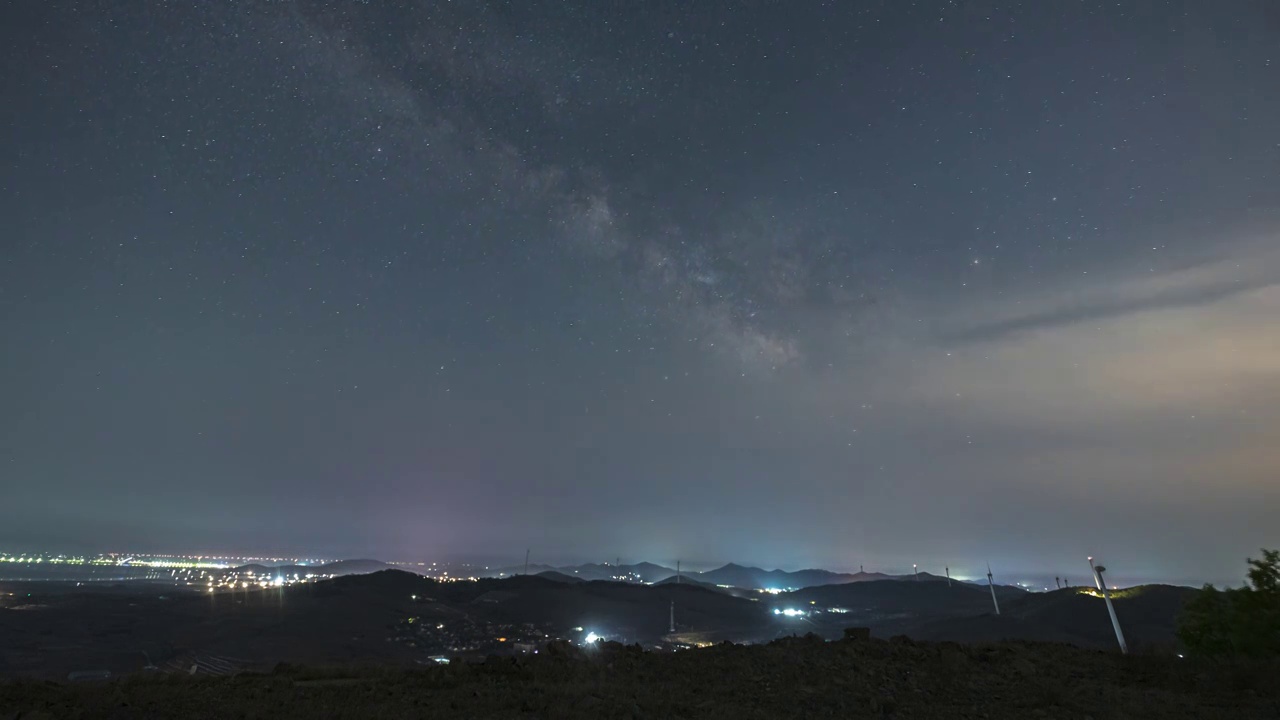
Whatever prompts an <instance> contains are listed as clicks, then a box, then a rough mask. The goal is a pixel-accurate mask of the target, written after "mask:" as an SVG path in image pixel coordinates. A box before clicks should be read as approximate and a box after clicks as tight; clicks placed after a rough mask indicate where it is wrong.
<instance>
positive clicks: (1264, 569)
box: [1178, 549, 1280, 657]
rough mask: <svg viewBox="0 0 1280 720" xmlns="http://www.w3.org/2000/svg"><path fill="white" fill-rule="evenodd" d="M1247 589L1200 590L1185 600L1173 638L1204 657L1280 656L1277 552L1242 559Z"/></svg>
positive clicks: (1279, 562) (1279, 553) (1279, 561)
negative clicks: (1246, 571)
mask: <svg viewBox="0 0 1280 720" xmlns="http://www.w3.org/2000/svg"><path fill="white" fill-rule="evenodd" d="M1248 563H1249V573H1248V575H1249V584H1247V585H1245V586H1244V587H1240V588H1235V589H1231V588H1228V589H1225V590H1218V589H1217V588H1215V587H1214V586H1212V585H1205V586H1204V589H1203V590H1201V591H1200V592H1199V593H1198V594H1197V595H1196V596H1195V597H1193V598H1192V599H1190V600H1188V601H1187V604H1186V606H1185V607H1183V610H1182V616H1181V617H1180V618H1179V622H1178V638H1179V639H1180V640H1181V641H1182V643H1183V645H1185V646H1186V648H1187V650H1188V651H1190V652H1191V653H1194V654H1196V655H1204V656H1219V657H1221V656H1249V657H1259V656H1280V550H1265V549H1264V550H1263V551H1262V559H1260V560H1254V559H1253V558H1249V559H1248Z"/></svg>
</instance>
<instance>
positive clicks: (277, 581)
mask: <svg viewBox="0 0 1280 720" xmlns="http://www.w3.org/2000/svg"><path fill="white" fill-rule="evenodd" d="M272 584H273V585H275V586H276V587H280V586H281V585H284V578H282V577H280V576H279V575H277V576H276V579H275V580H273V581H272Z"/></svg>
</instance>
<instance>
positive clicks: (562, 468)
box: [0, 0, 1280, 581]
mask: <svg viewBox="0 0 1280 720" xmlns="http://www.w3.org/2000/svg"><path fill="white" fill-rule="evenodd" d="M118 5H119V4H118V3H107V2H82V3H77V4H74V5H72V4H70V3H23V4H21V5H20V6H19V7H16V8H9V9H7V10H5V11H4V13H5V16H6V22H4V23H3V24H2V27H3V30H0V38H2V40H3V42H0V47H2V48H3V49H2V50H0V52H2V53H3V55H4V63H5V65H4V66H5V67H6V68H9V69H10V70H9V71H8V72H6V73H4V74H3V75H4V79H3V84H2V85H0V92H2V93H3V96H2V97H3V101H2V102H0V125H2V126H3V127H4V128H5V133H4V140H3V141H0V142H2V143H3V148H4V151H5V152H4V154H3V158H0V168H2V169H0V187H2V188H3V193H0V203H2V210H3V216H4V217H5V219H6V221H7V222H6V223H5V227H6V229H5V232H4V240H3V245H4V249H3V253H2V254H0V321H2V322H3V327H4V337H5V351H4V352H3V353H0V362H2V363H3V371H4V372H3V374H2V375H0V398H3V407H4V412H3V413H2V414H0V418H2V419H0V462H2V463H3V464H2V465H0V472H2V473H3V478H4V487H5V501H4V503H3V504H0V544H3V545H5V546H9V547H11V548H13V549H17V548H20V547H25V546H28V545H29V546H32V547H33V548H35V549H40V548H45V547H50V546H59V547H61V546H67V547H76V548H85V549H91V550H109V549H112V548H127V549H133V550H138V551H158V550H166V549H173V550H181V551H199V550H217V551H254V552H259V551H261V552H266V551H273V552H274V551H280V552H287V551H298V552H308V553H311V554H331V555H343V556H354V555H376V556H379V557H385V558H392V557H394V558H398V557H405V558H414V559H418V558H426V559H435V558H444V557H460V556H467V557H476V558H491V559H495V560H501V559H504V558H505V559H506V560H508V561H511V560H513V559H518V558H519V557H520V554H521V552H523V550H524V549H525V548H533V551H534V553H535V554H537V555H540V556H542V557H543V558H544V559H545V560H549V561H554V560H578V559H590V560H599V559H602V558H604V559H611V558H614V557H618V556H621V557H623V558H629V559H632V560H639V559H648V560H653V561H659V562H674V560H675V559H677V558H683V559H685V560H686V561H689V562H697V561H706V562H715V561H725V560H739V561H745V562H752V563H760V564H767V565H780V566H784V567H797V566H813V565H826V566H830V567H835V568H856V567H857V566H858V565H860V564H865V565H866V566H867V567H868V568H871V567H883V568H886V569H893V568H897V569H901V568H902V567H905V566H907V565H910V564H911V563H920V564H921V567H927V566H930V565H929V564H936V565H939V566H942V565H947V566H949V567H951V568H952V569H954V570H958V571H960V572H964V571H965V569H966V568H968V569H970V570H975V572H976V569H977V568H979V567H985V563H986V562H987V561H988V560H990V561H991V562H993V563H996V564H999V565H1001V566H1003V567H1010V568H1018V569H1026V570H1030V569H1037V568H1046V569H1051V570H1050V574H1053V573H1054V572H1056V571H1057V568H1063V569H1064V571H1069V570H1070V569H1072V568H1076V569H1078V568H1077V566H1079V565H1080V564H1081V562H1082V558H1083V557H1084V556H1085V555H1088V554H1096V555H1100V556H1106V557H1107V558H1108V565H1109V566H1110V567H1112V568H1113V571H1114V572H1117V573H1119V574H1121V575H1129V576H1131V577H1135V578H1137V577H1142V578H1163V579H1176V580H1190V581H1200V580H1208V579H1211V580H1219V581H1220V580H1223V579H1234V578H1236V577H1237V576H1238V575H1239V574H1240V568H1241V567H1242V561H1243V558H1244V556H1245V555H1248V554H1250V553H1255V554H1256V551H1257V548H1258V547H1259V546H1262V545H1267V546H1275V545H1277V544H1280V536H1277V535H1276V532H1277V531H1276V528H1277V527H1278V526H1280V525H1278V524H1277V523H1275V522H1274V517H1272V516H1273V515H1274V513H1275V510H1276V509H1277V508H1278V507H1280V481H1278V480H1277V478H1276V472H1277V468H1280V440H1278V439H1277V428H1280V321H1278V320H1277V318H1280V143H1277V138H1276V134H1275V128H1277V127H1280V93H1277V92H1275V88H1277V87H1280V23H1278V21H1277V16H1276V14H1275V12H1274V9H1272V8H1270V7H1269V6H1268V3H1266V2H1265V1H1264V0H1256V1H1246V0H1240V1H1239V2H1231V3H1225V4H1219V5H1215V6H1213V7H1209V6H1208V5H1206V6H1204V7H1194V6H1186V5H1180V6H1177V7H1176V8H1174V7H1164V6H1160V5H1142V6H1140V7H1141V12H1139V11H1138V10H1139V6H1138V5H1131V4H1128V3H1119V4H1117V3H1114V2H1113V3H1094V2H1077V3H1070V4H1057V3H1054V4H1050V3H1041V4H1033V5H1031V6H1018V5H1014V4H1008V3H996V2H975V3H959V4H957V3H916V4H914V5H912V6H909V7H908V4H907V3H862V2H858V3H854V2H850V3H813V2H788V3H769V2H760V3H722V2H699V3H696V4H689V3H667V2H656V3H644V4H632V5H633V6H627V7H622V6H620V5H617V4H611V3H590V2H568V3H539V2H533V3H512V4H508V3H498V2H489V3H486V2H478V1H458V2H449V3H414V4H410V6H409V7H401V8H396V9H390V8H388V7H387V6H386V5H385V4H382V3H376V2H371V3H306V2H297V3H295V2H271V3H264V2H225V3H205V4H196V5H195V6H191V5H190V4H178V5H172V6H163V5H157V4H153V3H146V4H142V6H141V7H137V8H134V7H118ZM0 549H2V548H0ZM600 553H603V554H602V555H601V557H596V555H597V554H600ZM1081 574H1083V573H1081Z"/></svg>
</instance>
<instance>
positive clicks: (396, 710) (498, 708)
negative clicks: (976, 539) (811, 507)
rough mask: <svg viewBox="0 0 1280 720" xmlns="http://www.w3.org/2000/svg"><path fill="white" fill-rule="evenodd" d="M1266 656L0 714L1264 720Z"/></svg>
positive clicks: (639, 675) (1035, 651) (402, 689)
mask: <svg viewBox="0 0 1280 720" xmlns="http://www.w3.org/2000/svg"><path fill="white" fill-rule="evenodd" d="M1276 677H1280V666H1276V665H1275V664H1272V665H1269V666H1258V665H1252V666H1247V667H1240V666H1236V667H1228V666H1222V665H1201V664H1198V663H1196V662H1194V661H1191V660H1182V659H1179V658H1177V657H1176V656H1131V657H1123V656H1120V655H1118V654H1115V653H1110V652H1103V651H1096V650H1084V649H1080V648H1075V647H1071V646H1067V645H1058V644H1048V643H1002V644H998V645H978V646H962V645H957V644H951V643H938V644H932V643H929V644H918V643H913V642H910V641H885V640H867V639H857V640H842V641H837V642H822V641H821V640H820V639H818V638H816V637H807V638H787V639H783V640H779V641H775V642H773V643H771V644H768V645H757V646H742V645H728V644H725V645H719V646H716V647H712V648H707V649H702V650H691V651H686V652H679V653H646V652H643V651H641V650H639V648H628V647H623V646H621V645H618V644H616V643H609V644H603V645H600V646H597V647H593V648H588V649H586V650H582V649H578V648H574V647H571V646H569V645H567V644H564V643H554V644H552V645H551V646H548V647H545V648H544V649H543V650H542V651H541V652H540V653H539V654H538V655H536V656H533V657H530V658H527V659H526V658H519V659H516V658H497V657H494V658H492V659H490V660H489V661H487V662H484V663H480V664H466V663H451V664H449V665H441V666H438V667H431V668H424V669H421V670H403V669H390V668H383V669H371V670H343V669H330V670H319V669H299V668H295V667H289V666H280V667H278V668H276V669H275V671H274V672H271V673H268V674H249V673H244V674H239V675H235V676H230V677H183V676H173V675H157V676H138V677H133V678H130V679H126V680H119V681H114V682H109V683H104V684H63V683H52V682H41V681H34V680H17V681H10V682H7V683H4V684H0V718H4V719H5V720H9V719H10V718H19V719H21V720H32V719H34V718H133V717H145V718H167V717H173V718H215V717H217V718H223V717H237V718H329V717H343V718H346V717H349V718H367V717H381V718H400V717H442V718H443V717H448V718H543V717H545V718H676V717H682V718H702V717H720V718H772V717H805V718H809V717H873V716H896V717H928V718H982V717H986V718H1070V719H1072V720H1084V719H1085V718H1095V719H1098V720H1101V719H1102V718H1192V717H1197V718H1199V717H1207V718H1218V717H1220V718H1275V717H1280V685H1278V684H1277V683H1275V682H1274V679H1275V678H1276Z"/></svg>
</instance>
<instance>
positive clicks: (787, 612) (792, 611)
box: [773, 608, 808, 617]
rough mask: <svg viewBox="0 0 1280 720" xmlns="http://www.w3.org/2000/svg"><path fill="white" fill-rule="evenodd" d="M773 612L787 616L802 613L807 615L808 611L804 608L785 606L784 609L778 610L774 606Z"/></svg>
mask: <svg viewBox="0 0 1280 720" xmlns="http://www.w3.org/2000/svg"><path fill="white" fill-rule="evenodd" d="M773 614H774V615H786V616H787V617H800V616H802V615H807V614H808V613H806V612H805V611H804V610H796V609H795V608H787V609H785V610H779V609H778V608H774V609H773Z"/></svg>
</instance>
